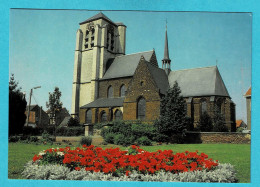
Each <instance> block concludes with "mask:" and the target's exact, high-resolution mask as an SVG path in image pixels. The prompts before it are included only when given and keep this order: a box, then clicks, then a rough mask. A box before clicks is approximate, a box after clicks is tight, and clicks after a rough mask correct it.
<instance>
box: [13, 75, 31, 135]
mask: <svg viewBox="0 0 260 187" xmlns="http://www.w3.org/2000/svg"><path fill="white" fill-rule="evenodd" d="M26 105H27V102H26V100H25V97H24V95H23V93H22V92H21V88H20V87H18V82H17V81H15V79H14V75H13V74H12V75H11V77H10V81H9V136H10V135H14V134H19V133H22V130H23V126H24V124H25V121H26V115H25V110H26Z"/></svg>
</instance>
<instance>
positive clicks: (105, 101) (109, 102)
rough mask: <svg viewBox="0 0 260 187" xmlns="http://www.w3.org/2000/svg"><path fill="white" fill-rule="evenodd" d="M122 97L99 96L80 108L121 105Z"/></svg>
mask: <svg viewBox="0 0 260 187" xmlns="http://www.w3.org/2000/svg"><path fill="white" fill-rule="evenodd" d="M124 99H125V98H124V97H116V98H99V99H97V100H95V101H93V102H91V103H89V104H86V105H84V106H82V107H80V108H100V107H115V106H123V102H124Z"/></svg>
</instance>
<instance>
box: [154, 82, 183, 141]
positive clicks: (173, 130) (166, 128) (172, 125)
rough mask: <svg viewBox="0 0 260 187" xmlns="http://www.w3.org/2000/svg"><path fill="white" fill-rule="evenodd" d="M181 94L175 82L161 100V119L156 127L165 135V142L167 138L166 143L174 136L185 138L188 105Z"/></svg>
mask: <svg viewBox="0 0 260 187" xmlns="http://www.w3.org/2000/svg"><path fill="white" fill-rule="evenodd" d="M180 94H181V90H180V87H179V86H178V83H177V82H175V83H174V86H173V87H172V88H170V89H169V90H168V91H167V93H166V95H165V96H164V97H163V98H162V100H161V106H160V117H159V119H158V120H157V121H156V122H155V127H156V128H157V130H158V132H159V134H161V135H163V137H164V140H165V137H167V140H166V141H169V140H170V138H172V136H173V135H176V136H180V135H182V136H183V135H184V134H185V131H186V129H187V123H188V118H187V117H186V113H187V112H186V107H185V105H186V103H185V100H184V98H183V97H182V96H181V95H180Z"/></svg>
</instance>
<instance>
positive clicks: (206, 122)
mask: <svg viewBox="0 0 260 187" xmlns="http://www.w3.org/2000/svg"><path fill="white" fill-rule="evenodd" d="M198 129H199V130H200V131H202V132H211V131H212V130H213V124H212V119H211V117H210V116H209V115H208V113H207V112H203V113H202V115H201V117H200V121H199V125H198Z"/></svg>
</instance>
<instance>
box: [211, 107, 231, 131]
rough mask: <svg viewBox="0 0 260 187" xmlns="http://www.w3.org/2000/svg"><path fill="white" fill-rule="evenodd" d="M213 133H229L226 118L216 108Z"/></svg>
mask: <svg viewBox="0 0 260 187" xmlns="http://www.w3.org/2000/svg"><path fill="white" fill-rule="evenodd" d="M213 131H214V132H228V128H227V126H226V125H225V119H224V116H223V115H222V114H221V112H220V110H219V109H218V108H217V107H216V108H215V111H214V117H213Z"/></svg>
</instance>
